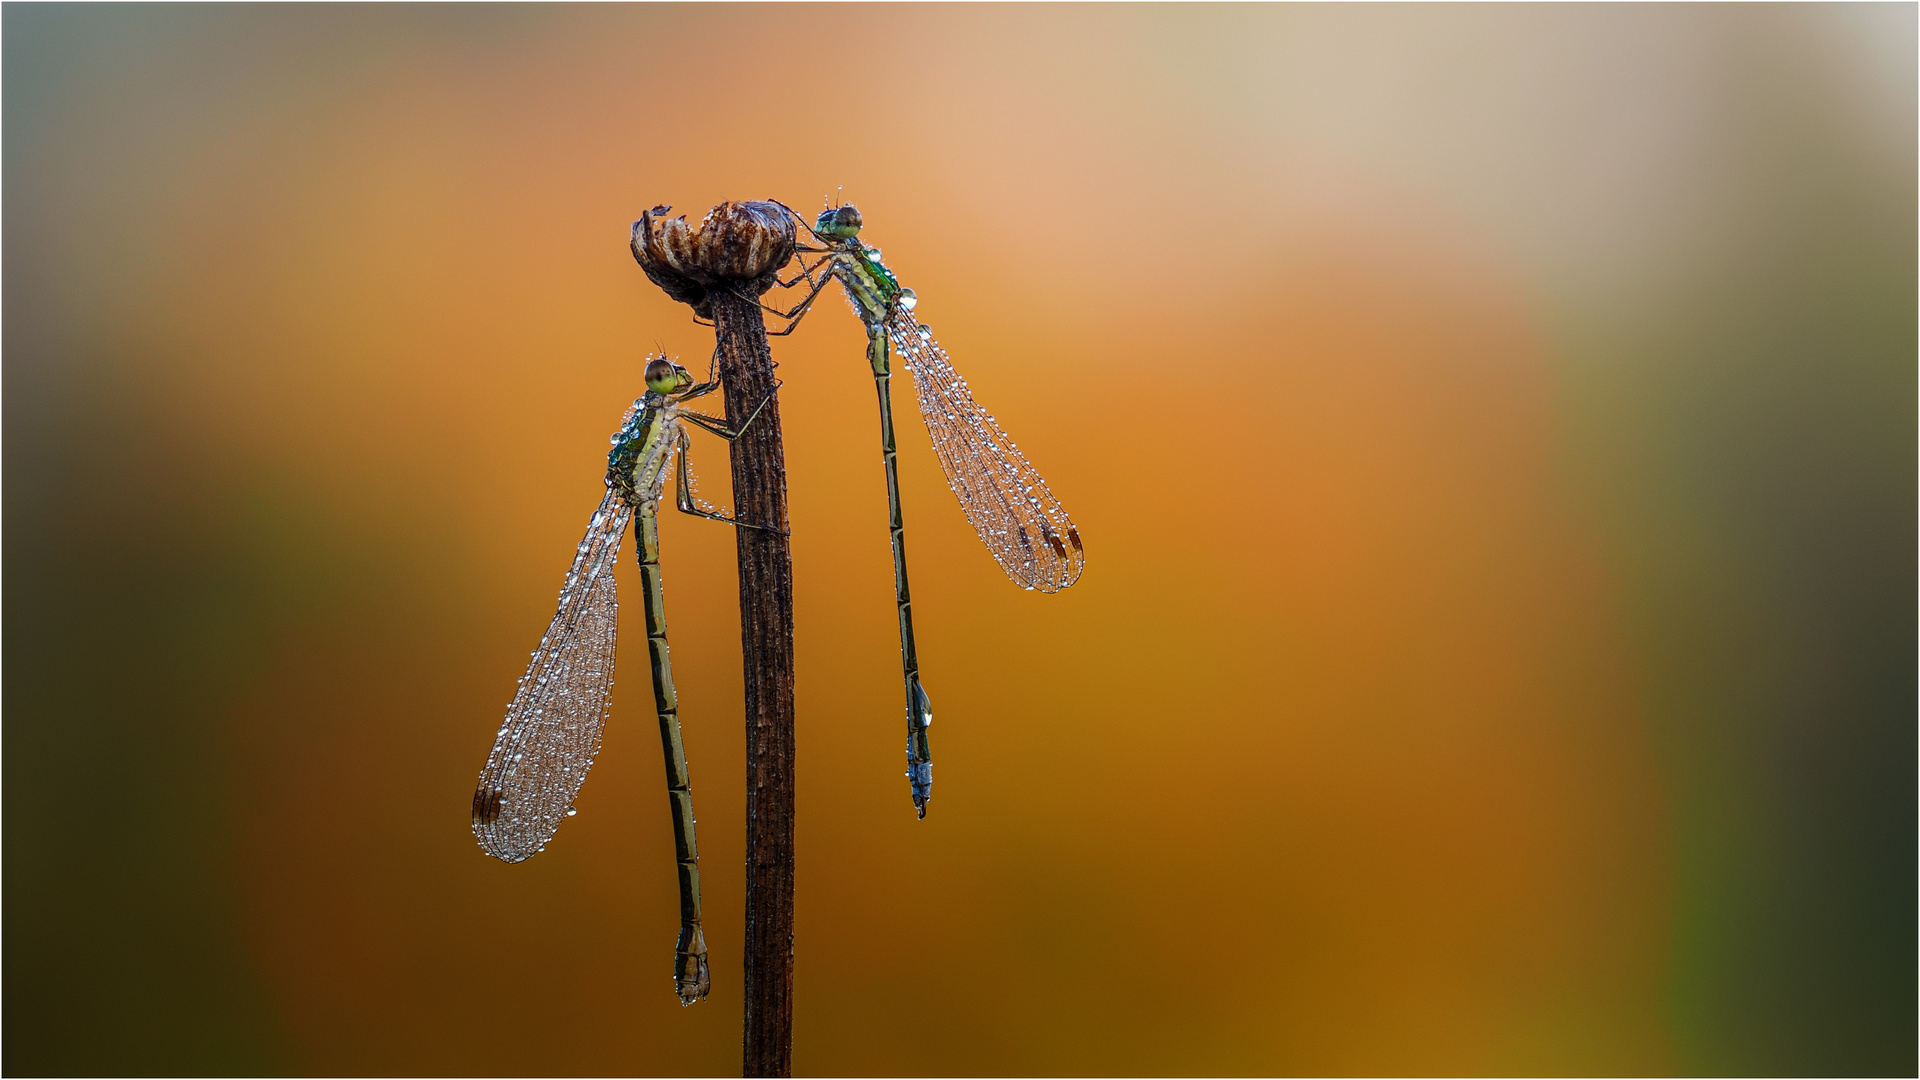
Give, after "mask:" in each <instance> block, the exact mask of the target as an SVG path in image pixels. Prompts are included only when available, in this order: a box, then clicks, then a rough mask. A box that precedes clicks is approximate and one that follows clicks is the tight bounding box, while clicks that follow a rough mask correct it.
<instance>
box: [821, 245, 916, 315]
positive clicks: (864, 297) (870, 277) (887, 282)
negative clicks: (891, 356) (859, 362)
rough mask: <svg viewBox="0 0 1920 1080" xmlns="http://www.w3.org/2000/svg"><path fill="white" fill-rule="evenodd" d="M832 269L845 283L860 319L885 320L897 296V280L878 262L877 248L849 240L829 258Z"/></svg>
mask: <svg viewBox="0 0 1920 1080" xmlns="http://www.w3.org/2000/svg"><path fill="white" fill-rule="evenodd" d="M833 272H834V274H835V275H836V276H838V277H839V278H840V280H841V282H842V283H844V284H845V285H846V287H847V295H848V296H850V297H852V298H853V302H854V304H855V305H856V306H857V307H859V309H860V317H861V318H862V319H863V320H865V321H867V322H869V323H885V322H886V319H887V310H888V309H889V308H891V307H892V306H893V302H894V300H895V299H896V298H897V297H899V295H900V280H899V279H898V278H896V277H894V276H893V271H891V270H889V269H887V264H885V263H883V262H881V261H880V249H878V248H870V247H868V246H866V245H865V244H862V243H861V242H860V241H858V240H849V241H848V242H847V244H846V246H845V247H844V248H842V249H841V250H840V252H839V255H838V257H836V258H835V259H834V260H833Z"/></svg>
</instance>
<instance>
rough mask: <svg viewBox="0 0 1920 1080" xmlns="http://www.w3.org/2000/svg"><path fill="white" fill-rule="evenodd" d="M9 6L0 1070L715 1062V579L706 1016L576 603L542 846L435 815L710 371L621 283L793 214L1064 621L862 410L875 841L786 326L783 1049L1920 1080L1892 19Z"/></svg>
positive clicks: (700, 765)
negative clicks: (891, 483) (886, 274)
mask: <svg viewBox="0 0 1920 1080" xmlns="http://www.w3.org/2000/svg"><path fill="white" fill-rule="evenodd" d="M0 20H3V22H4V93H5V107H4V119H5V123H4V140H5V142H4V179H5V193H4V199H5V234H4V236H5V239H4V257H5V274H4V290H5V294H4V299H5V309H4V311H5V322H4V348H5V359H4V421H5V429H4V431H5V436H4V438H5V442H4V449H5V457H4V470H5V472H4V479H5V487H4V499H5V502H4V509H5V580H6V592H5V635H6V667H5V673H6V680H5V729H4V751H5V753H4V762H5V774H4V779H5V797H4V810H5V831H4V839H5V862H4V869H5V892H4V900H5V943H6V948H5V967H4V974H5V984H6V986H5V1050H4V1057H5V1060H4V1067H5V1070H6V1071H7V1072H9V1073H101V1074H116V1073H135V1074H139V1073H223V1072H238V1073H344V1074H356V1073H426V1074H442V1073H468V1074H497V1073H510V1074H511V1073H532V1074H550V1073H560V1074H578V1073H586V1074H603V1073H642V1074H688V1073H694V1074H700V1073H713V1074H725V1073H729V1072H735V1071H736V1070H737V1068H738V1060H739V1059H738V1053H739V1042H738V1039H739V1019H740V1017H739V1012H740V987H739V947H740V919H741V888H742V876H741V871H740V859H741V832H742V805H743V793H742V789H741V783H742V779H741V777H742V765H741V760H742V757H741V755H742V745H743V735H742V730H741V716H740V705H739V701H740V673H739V661H738V655H739V653H738V648H739V641H738V632H739V631H738V620H737V611H736V607H735V585H734V578H733V568H732V551H733V542H732V537H731V535H730V534H729V532H728V530H726V529H725V528H723V527H719V526H714V525H711V524H709V523H704V522H698V521H694V520H691V519H684V518H681V517H679V516H677V515H668V520H667V521H666V522H665V525H664V531H665V551H666V563H665V565H666V575H667V583H668V589H669V610H670V612H671V618H672V624H673V634H674V637H673V640H674V646H675V658H676V661H677V664H678V672H679V675H680V680H681V691H682V696H683V700H684V702H685V707H684V710H683V716H684V717H685V720H686V723H687V727H688V736H687V741H688V747H689V752H690V756H691V759H692V763H693V769H694V779H695V795H696V799H697V805H698V808H699V811H700V815H701V821H700V838H701V841H702V845H703V847H704V862H703V865H704V868H705V881H706V904H707V914H708V926H709V940H710V942H711V944H712V949H713V957H714V964H715V973H714V987H715V988H714V992H713V996H712V998H711V999H710V1000H709V1001H708V1002H706V1003H704V1004H701V1005H699V1006H698V1007H696V1008H693V1009H689V1010H682V1009H681V1008H680V1007H679V1006H678V1004H677V1002H676V1001H675V999H674V996H673V993H672V990H671V981H670V978H669V969H670V951H671V946H672V940H673V935H674V930H675V922H674V919H675V916H674V899H673V895H674V883H673V873H672V870H671V856H670V839H669V831H668V820H667V814H666V807H665V804H664V803H665V801H664V799H663V797H662V793H661V780H660V777H661V773H660V764H659V749H658V743H657V741H656V739H655V736H654V733H653V722H652V718H651V715H650V703H649V697H648V687H647V679H646V676H645V675H644V672H645V670H646V669H645V667H644V664H641V663H638V662H637V661H636V658H637V657H640V656H642V655H644V644H643V642H642V637H641V634H642V630H641V628H640V626H639V621H638V620H637V619H634V618H632V617H631V616H632V615H634V614H635V613H636V612H637V608H634V609H631V610H630V611H629V616H630V617H629V619H628V621H627V624H626V628H625V633H626V638H625V644H624V646H623V651H624V654H625V656H626V658H627V665H626V667H625V668H624V669H623V673H624V674H625V678H623V679H622V681H621V682H620V683H619V685H618V687H617V688H616V691H615V706H614V708H615V711H614V717H613V720H612V722H611V725H610V729H609V733H608V736H607V741H606V746H605V749H604V751H603V752H602V754H601V758H600V762H599V764H598V766H597V767H596V769H595V772H594V775H593V777H592V779H591V780H590V781H589V783H588V785H587V787H586V790H585V791H584V792H583V794H582V797H581V799H580V800H579V807H580V811H581V813H580V816H579V817H577V818H575V819H573V820H572V821H570V822H568V823H567V825H566V826H565V828H564V829H563V830H562V831H561V833H560V834H559V836H558V837H557V839H556V841H555V842H554V843H553V845H552V846H551V848H550V849H549V850H548V851H547V852H546V853H545V854H544V855H542V856H540V857H539V858H537V859H535V860H533V861H532V862H530V863H527V864H523V865H520V866H506V865H502V864H500V863H497V862H494V861H492V860H490V859H488V858H485V857H484V856H483V855H482V854H481V853H480V852H479V850H478V849H477V847H476V846H475V845H474V843H473V841H472V839H471V837H470V836H469V834H468V827H467V815H468V805H469V795H470V791H471V785H472V783H473V778H474V776H475V774H476V772H477V771H478V768H479V766H480V763H481V761H482V758H483V757H484V754H485V752H486V749H487V747H488V745H489V742H490V740H491V739H492V737H493V732H494V729H495V727H496V725H497V723H498V721H499V718H500V715H501V713H502V710H503V707H504V705H505V703H506V701H507V699H508V697H509V696H510V694H511V691H512V689H513V684H514V679H515V678H516V677H517V676H518V675H519V673H520V671H521V670H522V667H523V665H524V663H525V660H526V656H527V651H528V650H529V649H530V648H532V646H533V645H534V643H535V641H536V640H537V638H538V636H539V633H540V631H541V629H542V628H543V627H544V626H545V624H546V620H547V619H548V617H549V615H550V614H551V611H552V605H553V602H554V596H555V593H556V591H557V588H558V586H559V584H560V579H561V576H562V574H563V572H564V570H565V568H566V565H567V562H568V560H569V558H570V557H571V554H572V551H573V545H574V544H575V542H576V541H577V540H578V538H579V534H580V531H581V530H582V528H583V527H584V525H585V521H586V517H587V514H588V511H589V510H590V509H591V508H592V506H593V504H594V502H595V501H596V499H597V498H598V495H599V492H600V490H601V488H600V475H601V470H602V468H603V464H602V462H603V458H602V455H603V454H604V451H605V448H606V439H607V435H608V433H609V432H610V431H612V430H613V428H614V427H615V426H616V424H617V422H618V421H619V419H620V416H621V413H622V411H623V409H624V408H625V407H626V405H627V403H628V402H629V401H631V400H632V398H633V397H634V396H636V395H637V394H638V393H639V392H640V391H641V389H642V386H641V382H640V377H639V376H640V363H639V362H640V359H641V357H642V356H643V354H645V353H646V352H648V351H649V350H651V349H654V348H665V349H668V350H671V351H672V352H674V353H675V354H677V355H679V356H681V357H683V358H687V359H689V360H691V361H693V362H695V363H696V364H701V363H704V359H705V357H706V356H707V354H708V352H709V350H710V349H711V338H710V337H709V336H707V331H704V330H702V329H701V328H699V327H697V326H694V325H693V324H692V322H691V320H690V318H689V316H688V313H687V312H686V311H685V309H683V308H679V307H677V306H675V305H674V304H672V303H670V302H669V301H668V300H666V298H665V297H664V296H662V295H661V294H660V293H659V292H658V290H656V289H654V288H653V287H651V286H650V285H649V284H648V283H647V282H646V280H645V278H644V277H643V276H642V274H641V273H640V271H639V270H638V268H637V267H635V266H634V264H633V262H632V259H631V258H630V257H629V255H628V253H627V249H626V237H627V228H628V223H629V222H630V221H631V220H632V219H633V218H635V217H636V216H638V213H639V211H640V210H641V209H643V208H646V207H649V206H652V205H654V204H655V203H663V202H664V203H672V204H675V205H676V206H677V207H678V208H679V209H681V210H685V211H691V212H693V213H694V214H696V215H697V214H698V213H700V212H703V211H704V210H705V208H706V207H708V206H710V205H712V204H713V203H715V202H717V201H719V200H721V199H726V198H762V197H777V198H781V199H783V200H786V201H789V202H791V203H793V204H795V205H797V206H800V207H802V208H814V207H818V206H819V205H821V201H822V199H823V197H824V196H828V195H831V196H833V197H835V198H845V199H847V200H849V201H852V202H854V203H856V204H857V205H858V206H859V207H860V209H861V210H862V211H863V212H864V214H865V216H866V219H867V221H868V223H869V228H868V231H867V239H869V241H870V242H872V243H875V244H877V245H880V246H882V247H883V248H884V250H885V251H886V257H887V259H888V260H889V261H890V262H891V263H892V264H893V265H894V266H895V267H897V268H898V269H899V271H900V273H901V276H902V278H903V280H904V281H905V282H906V283H907V284H909V285H912V286H913V287H915V288H916V290H917V291H918V292H919V294H920V296H921V298H922V305H921V307H920V310H919V312H918V314H919V315H920V316H921V317H923V318H924V319H926V320H927V321H928V322H929V323H930V324H932V325H933V326H934V327H935V328H936V330H937V331H938V333H939V335H940V337H941V339H942V341H943V342H944V343H945V344H946V345H947V347H948V349H949V350H950V351H951V352H952V354H953V355H954V356H955V358H956V360H957V363H958V364H959V366H960V367H961V368H962V370H963V371H964V372H965V373H966V374H967V376H968V377H969V378H970V380H971V381H972V383H973V385H974V387H975V389H976V391H977V392H978V394H979V396H980V397H981V399H982V400H983V401H984V402H985V403H986V404H987V405H988V406H989V407H990V408H992V409H993V410H994V411H995V412H996V413H997V414H998V416H999V417H1000V419H1001V420H1002V422H1003V423H1004V424H1005V426H1006V427H1007V428H1008V430H1009V431H1011V432H1012V433H1013V434H1014V435H1015V437H1016V438H1018V439H1019V440H1020V442H1021V445H1022V447H1023V448H1024V449H1025V450H1026V451H1027V453H1028V454H1029V456H1030V457H1031V458H1032V459H1033V460H1034V461H1035V462H1036V463H1037V464H1038V465H1039V466H1040V468H1041V470H1042V472H1043V473H1044V474H1045V475H1046V476H1047V478H1048V479H1049V480H1050V481H1051V483H1052V485H1053V486H1054V488H1055V490H1056V491H1057V492H1058V493H1059V494H1060V495H1061V497H1062V498H1063V500H1064V501H1065V502H1066V503H1067V505H1068V506H1069V508H1070V509H1071V510H1072V512H1073V513H1074V515H1075V518H1076V520H1077V522H1078V523H1079V526H1080V530H1081V532H1082V534H1083V535H1084V536H1085V537H1086V540H1087V545H1088V550H1089V568H1088V570H1087V573H1086V576H1085V578H1084V579H1083V580H1082V581H1081V583H1080V584H1079V585H1078V586H1076V587H1075V588H1073V589H1072V590H1070V591H1068V592H1067V593H1065V594H1062V595H1059V596H1054V597H1044V596H1039V595H1034V594H1027V593H1022V592H1020V591H1019V590H1018V589H1016V588H1014V587H1013V586H1012V585H1010V584H1008V583H1007V581H1006V580H1005V579H1004V578H1003V577H1002V576H1001V575H1000V574H999V572H998V570H997V569H996V568H995V566H994V564H993V563H992V561H991V560H990V559H989V558H988V556H987V554H986V552H985V550H984V549H983V548H982V547H981V546H980V545H979V544H978V543H977V541H976V540H975V539H974V538H973V536H972V535H971V533H970V532H969V530H968V528H967V525H966V523H965V521H964V519H963V518H962V517H961V515H960V514H959V512H958V508H957V507H956V505H955V504H954V502H953V499H952V497H951V496H950V495H949V494H948V493H947V492H946V491H945V488H944V483H943V481H942V480H941V477H940V475H939V472H938V468H937V465H936V463H935V462H934V460H933V458H932V456H931V454H930V453H929V452H928V450H927V447H926V444H925V440H924V435H923V432H922V430H921V428H920V426H919V424H918V423H917V422H916V421H914V420H912V419H911V418H903V419H902V425H903V426H902V428H901V431H902V440H901V442H902V446H903V455H902V456H903V466H902V468H903V470H904V476H903V483H904V499H905V505H906V512H907V521H908V523H909V534H910V536H911V540H912V558H913V566H914V570H915V577H914V585H915V599H916V607H917V609H918V622H919V632H920V635H921V648H922V653H923V656H924V658H925V672H926V678H927V684H928V686H929V689H930V691H931V693H932V695H933V700H934V701H935V703H936V706H937V716H938V721H939V722H938V723H937V724H936V725H935V727H934V729H933V737H934V749H935V755H936V758H937V761H938V764H939V768H938V770H937V776H938V779H939V783H938V785H937V786H936V797H935V800H934V802H933V805H932V812H931V814H930V816H929V818H928V819H927V820H926V821H925V822H923V823H921V822H916V821H915V820H914V818H913V814H912V810H911V807H910V806H909V803H908V799H907V792H906V786H905V782H904V781H903V780H902V779H901V776H900V773H901V768H902V757H901V720H900V705H899V700H898V699H899V687H898V683H897V680H898V666H897V647H896V644H895V639H894V623H893V607H892V603H891V591H890V590H891V580H890V575H889V570H888V556H887V539H886V529H885V524H884V523H885V498H884V489H883V485H882V480H881V471H880V463H879V460H878V454H877V431H876V425H875V421H874V416H873V402H872V390H871V388H870V387H871V383H870V380H869V377H868V375H867V372H866V366H865V364H864V362H863V360H862V356H861V348H862V336H861V332H860V329H859V327H858V324H857V322H856V320H855V319H854V318H853V317H852V316H851V315H850V314H848V313H847V311H846V310H845V306H844V304H842V303H840V302H839V301H837V300H836V301H834V302H832V303H829V304H826V305H824V306H823V307H822V308H821V309H820V310H819V311H818V312H817V313H816V314H814V315H813V316H812V318H811V319H810V320H809V321H808V322H807V323H806V324H805V325H803V326H802V327H801V331H800V332H799V333H797V334H795V335H794V336H793V337H791V338H788V339H780V340H778V341H777V345H776V358H777V359H778V361H779V362H780V364H781V373H782V375H783V376H784V378H785V379H786V388H785V390H784V391H783V392H782V402H781V404H782V410H783V422H784V424H785V427H786V432H787V452H788V466H789V470H790V476H789V482H790V490H791V498H792V518H793V550H794V556H795V562H796V570H795V572H796V577H797V581H798V585H797V596H796V609H797V621H798V650H799V651H798V657H799V687H798V692H799V700H800V719H799V724H800V732H799V735H800V747H801V750H800V759H799V768H800V806H799V809H800V826H799V858H800V863H799V909H798V918H799V923H798V940H797V945H796V951H797V975H796V980H797V987H796V995H797V997H796V1006H795V1031H796V1046H795V1054H794V1061H795V1067H796V1070H798V1071H800V1072H804V1073H841V1074H864V1073H880V1074H920V1073H927V1074H976V1073H986V1074H995V1073H1015V1074H1019V1073H1042V1074H1046V1073H1068V1074H1083V1073H1121V1074H1136V1073H1176V1074H1179V1073H1299V1072H1306V1073H1332V1074H1342V1073H1513V1072H1518V1073H1598V1074H1608V1073H1629V1074H1632V1073H1812V1074H1833V1073H1842V1074H1844V1073H1892V1074H1898V1073H1907V1074H1911V1073H1912V1072H1913V1071H1914V1070H1915V1067H1916V1058H1915V1040H1916V1025H1915V1016H1916V995H1915V951H1916V940H1915V901H1916V896H1915V874H1916V861H1915V843H1916V830H1915V820H1916V800H1915V759H1916V741H1915V704H1916V702H1915V661H1914V657H1915V650H1916V639H1915V618H1914V598H1915V591H1916V580H1915V528H1916V518H1915V445H1916V428H1915V401H1916V378H1915V351H1916V333H1915V325H1916V303H1915V296H1916V274H1915V258H1916V245H1915V233H1916V218H1915V190H1916V186H1915V160H1916V139H1915V122H1916V118H1915V78H1916V76H1915V37H1916V20H1915V8H1914V6H1913V5H1910V4H1903V5H1878V6H1871V7H1850V6H1843V5H1833V6H1820V7H1812V8H1808V7H1794V6H1767V7H1745V6H1734V5H1714V6H1706V7H1650V6H1637V5H1636V6H1604V7H1581V6H1550V7H1520V6H1497V7H1454V6H1420V7H1388V6H1356V7H1344V6H1333V7H1299V8H1294V7H1279V8H1276V7H1253V6H1245V7H1241V6H1236V7H1201V6H1177V7H1156V6H1129V7H1093V6H1072V7H1044V6H1041V7H944V6H917V7H883V6H872V5H861V6H853V7H808V6H798V5H793V6H779V7H754V6H744V5H729V6H721V7H620V8H616V7H579V8H576V7H533V8H529V7H514V6H487V7H456V6H432V7H319V8H315V7H295V6H274V7H248V6H217V7H199V6H192V7H173V6H140V7H118V6H76V7H64V6H62V7H44V6H37V5H25V4H9V5H7V7H6V8H5V11H4V15H3V16H0ZM696 464H697V465H700V466H703V467H704V470H705V473H706V475H707V476H708V477H710V478H711V479H710V480H709V487H710V489H711V488H712V486H713V485H715V484H718V485H720V490H718V491H713V490H710V491H709V494H720V495H723V494H724V478H725V476H726V471H725V464H724V451H723V448H722V447H721V446H720V445H719V444H718V443H715V442H713V441H711V440H709V441H708V442H706V443H703V444H701V445H700V446H699V447H698V456H697V458H696ZM621 572H622V574H623V575H625V576H624V577H623V581H624V582H625V583H626V587H627V589H628V595H629V597H630V598H631V596H632V592H631V589H632V587H633V584H634V581H635V577H634V572H633V570H632V568H631V566H630V565H624V566H623V567H622V570H621Z"/></svg>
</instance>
